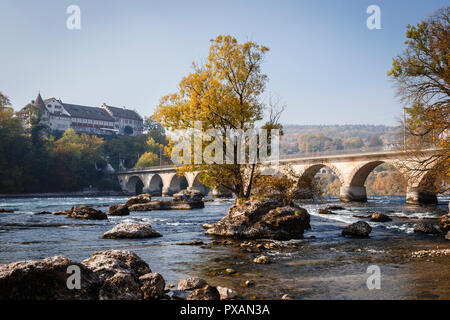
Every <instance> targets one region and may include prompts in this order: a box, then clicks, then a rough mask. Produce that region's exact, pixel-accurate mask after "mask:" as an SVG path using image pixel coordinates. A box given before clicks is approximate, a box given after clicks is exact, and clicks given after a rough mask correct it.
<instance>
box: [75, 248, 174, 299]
mask: <svg viewBox="0 0 450 320" xmlns="http://www.w3.org/2000/svg"><path fill="white" fill-rule="evenodd" d="M82 264H84V265H85V266H86V267H88V268H89V269H91V270H92V271H94V272H95V273H96V274H97V275H98V276H99V277H100V279H101V280H102V286H101V288H100V291H99V299H100V300H138V299H152V298H156V297H159V296H161V295H162V293H161V291H162V290H161V287H162V283H163V281H164V279H162V277H161V275H159V274H153V273H151V270H150V267H149V266H148V264H147V263H146V262H145V261H144V260H142V259H141V258H139V257H138V256H137V255H136V254H135V253H133V252H131V251H122V250H107V251H100V252H95V253H94V254H93V255H92V257H90V258H89V259H86V260H84V261H83V262H82ZM164 283H165V282H164Z"/></svg>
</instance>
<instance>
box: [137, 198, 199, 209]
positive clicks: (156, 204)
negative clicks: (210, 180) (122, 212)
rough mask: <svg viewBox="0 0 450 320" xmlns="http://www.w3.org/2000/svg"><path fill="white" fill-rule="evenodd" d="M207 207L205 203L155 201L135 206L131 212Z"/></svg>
mask: <svg viewBox="0 0 450 320" xmlns="http://www.w3.org/2000/svg"><path fill="white" fill-rule="evenodd" d="M204 207H205V203H204V202H203V201H197V202H184V201H175V200H155V201H151V202H148V203H138V204H133V205H132V206H130V207H129V209H130V211H151V210H191V209H201V208H204Z"/></svg>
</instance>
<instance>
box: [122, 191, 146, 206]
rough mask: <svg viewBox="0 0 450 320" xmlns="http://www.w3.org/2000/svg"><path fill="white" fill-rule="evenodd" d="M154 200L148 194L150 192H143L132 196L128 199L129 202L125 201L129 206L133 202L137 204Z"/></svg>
mask: <svg viewBox="0 0 450 320" xmlns="http://www.w3.org/2000/svg"><path fill="white" fill-rule="evenodd" d="M150 201H152V197H151V196H150V195H149V194H148V193H142V194H140V195H137V196H134V197H131V198H130V199H128V200H127V202H125V205H126V206H127V207H129V206H132V205H133V204H137V203H147V202H150Z"/></svg>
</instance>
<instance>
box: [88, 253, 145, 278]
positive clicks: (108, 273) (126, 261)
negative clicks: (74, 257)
mask: <svg viewBox="0 0 450 320" xmlns="http://www.w3.org/2000/svg"><path fill="white" fill-rule="evenodd" d="M81 263H82V264H83V265H85V266H86V267H88V268H89V269H91V270H92V271H94V272H95V273H97V274H98V275H99V276H100V278H101V279H102V280H105V279H107V278H110V277H112V276H113V275H115V274H116V273H118V272H124V273H130V274H132V275H134V276H135V277H136V279H137V278H139V277H140V276H143V275H144V274H147V273H151V272H152V270H151V269H150V267H149V266H148V264H147V262H145V261H144V260H142V259H141V258H140V257H139V256H138V255H136V254H135V253H134V252H131V251H126V250H106V251H97V252H94V254H93V255H92V256H91V257H90V258H88V259H86V260H83V261H82V262H81Z"/></svg>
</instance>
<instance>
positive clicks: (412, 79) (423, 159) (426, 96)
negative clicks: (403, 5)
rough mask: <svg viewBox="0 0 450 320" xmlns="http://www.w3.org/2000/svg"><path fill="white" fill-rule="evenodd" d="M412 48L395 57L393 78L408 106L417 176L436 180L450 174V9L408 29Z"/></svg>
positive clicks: (412, 168) (410, 144) (413, 171)
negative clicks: (425, 151) (430, 152)
mask: <svg viewBox="0 0 450 320" xmlns="http://www.w3.org/2000/svg"><path fill="white" fill-rule="evenodd" d="M406 37H407V40H406V42H405V44H406V49H405V50H404V51H403V53H401V54H400V55H398V56H397V57H395V58H393V63H392V68H391V69H390V70H389V72H388V76H389V77H390V78H391V79H392V80H393V82H394V83H395V86H396V88H397V94H398V96H399V97H400V99H401V101H402V102H403V103H404V105H405V109H406V113H407V118H406V123H405V127H406V128H407V131H408V136H409V137H410V139H408V145H407V148H408V149H409V150H411V152H410V153H411V163H412V164H413V165H410V166H409V167H408V168H407V169H408V170H409V171H410V172H411V174H412V175H422V174H423V173H424V171H426V172H427V177H429V178H430V181H431V180H436V178H438V176H440V178H445V175H447V177H446V179H448V177H449V176H450V160H449V159H450V157H449V152H450V134H449V125H450V115H449V114H450V70H449V59H450V7H448V6H447V7H444V8H442V9H440V10H438V11H437V12H436V13H435V14H434V15H432V16H431V17H429V18H428V19H426V20H424V21H422V22H420V23H418V24H417V25H415V26H411V25H408V26H407V30H406ZM430 146H437V147H439V148H440V151H439V152H437V153H436V154H435V155H433V156H425V155H424V154H422V153H421V152H420V149H423V148H427V147H430Z"/></svg>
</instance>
